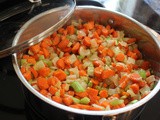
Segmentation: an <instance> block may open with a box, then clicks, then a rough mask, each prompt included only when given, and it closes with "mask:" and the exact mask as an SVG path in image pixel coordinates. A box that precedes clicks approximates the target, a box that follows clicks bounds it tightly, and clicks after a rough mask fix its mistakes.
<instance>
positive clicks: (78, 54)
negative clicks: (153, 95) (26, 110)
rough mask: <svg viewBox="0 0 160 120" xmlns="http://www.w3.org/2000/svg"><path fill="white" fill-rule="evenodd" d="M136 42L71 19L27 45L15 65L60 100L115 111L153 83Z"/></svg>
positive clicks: (46, 93) (42, 90)
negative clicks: (18, 65)
mask: <svg viewBox="0 0 160 120" xmlns="http://www.w3.org/2000/svg"><path fill="white" fill-rule="evenodd" d="M136 41H137V40H136V38H129V37H127V36H125V34H124V32H123V31H118V30H115V29H114V28H111V26H109V25H107V26H104V25H100V24H98V23H95V22H94V21H89V22H83V21H82V20H78V21H72V23H71V25H68V26H66V27H63V28H60V29H59V30H58V31H57V32H55V33H53V34H52V35H51V36H49V37H47V38H45V39H44V40H43V41H42V42H40V43H38V44H36V45H33V46H31V47H30V48H29V49H28V50H27V52H26V53H25V54H23V56H22V59H21V66H20V69H21V72H22V74H23V76H24V77H25V79H26V80H27V81H28V82H29V83H30V84H31V85H32V86H33V88H35V89H36V90H37V91H38V92H40V93H41V94H42V95H44V96H46V97H47V98H49V99H51V100H53V101H56V102H58V103H60V104H64V105H66V106H70V107H73V108H77V109H85V110H112V109H118V108H122V107H125V106H127V105H131V104H134V103H136V102H137V101H139V100H141V99H142V98H144V97H145V96H146V95H147V94H149V93H150V92H151V90H152V89H153V88H154V86H155V84H156V82H157V79H156V78H155V76H154V75H153V74H152V71H151V69H150V63H149V62H148V61H146V60H143V59H142V54H141V52H140V51H139V50H138V46H137V44H136Z"/></svg>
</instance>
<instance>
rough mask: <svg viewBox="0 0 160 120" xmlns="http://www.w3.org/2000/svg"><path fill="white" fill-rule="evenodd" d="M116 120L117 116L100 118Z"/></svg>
mask: <svg viewBox="0 0 160 120" xmlns="http://www.w3.org/2000/svg"><path fill="white" fill-rule="evenodd" d="M116 119H117V116H115V115H114V116H103V117H102V120H116Z"/></svg>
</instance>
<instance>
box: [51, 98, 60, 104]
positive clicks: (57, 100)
mask: <svg viewBox="0 0 160 120" xmlns="http://www.w3.org/2000/svg"><path fill="white" fill-rule="evenodd" d="M52 100H53V101H55V102H57V103H60V104H62V103H63V102H62V98H61V97H59V96H52Z"/></svg>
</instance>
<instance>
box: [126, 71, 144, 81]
mask: <svg viewBox="0 0 160 120" xmlns="http://www.w3.org/2000/svg"><path fill="white" fill-rule="evenodd" d="M129 78H130V79H131V80H132V81H133V82H134V83H137V82H139V81H140V80H141V79H142V77H141V76H140V75H139V74H138V73H132V74H130V76H129Z"/></svg>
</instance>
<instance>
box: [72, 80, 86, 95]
mask: <svg viewBox="0 0 160 120" xmlns="http://www.w3.org/2000/svg"><path fill="white" fill-rule="evenodd" d="M71 87H72V88H73V89H74V91H76V92H84V91H85V90H84V88H83V87H82V86H81V84H80V83H79V82H78V81H73V82H72V83H71Z"/></svg>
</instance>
